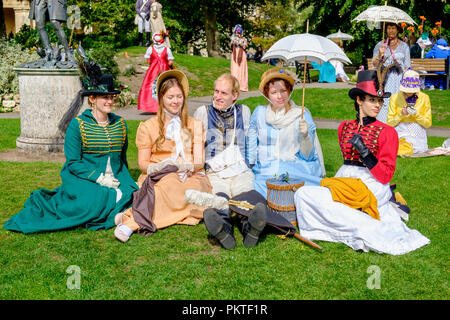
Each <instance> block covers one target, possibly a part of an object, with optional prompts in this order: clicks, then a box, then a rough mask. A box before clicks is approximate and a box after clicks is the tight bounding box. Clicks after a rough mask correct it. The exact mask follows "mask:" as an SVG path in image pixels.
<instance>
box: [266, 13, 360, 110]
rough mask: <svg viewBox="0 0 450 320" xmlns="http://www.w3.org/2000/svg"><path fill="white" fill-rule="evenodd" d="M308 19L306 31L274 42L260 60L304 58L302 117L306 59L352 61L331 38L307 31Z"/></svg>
mask: <svg viewBox="0 0 450 320" xmlns="http://www.w3.org/2000/svg"><path fill="white" fill-rule="evenodd" d="M308 29H309V21H307V24H306V33H302V34H293V35H290V36H287V37H284V38H282V39H280V40H278V41H277V42H275V43H274V44H273V45H272V46H271V47H270V49H269V50H267V52H266V53H265V54H264V56H263V57H262V58H261V60H268V59H273V58H277V59H281V60H284V61H286V62H292V61H297V60H300V59H304V60H305V63H304V72H303V98H302V118H303V109H304V103H305V84H306V64H307V63H308V61H312V62H316V63H319V64H322V63H323V62H326V61H328V60H331V59H333V60H339V61H342V62H343V63H346V64H349V63H352V62H351V61H350V59H349V58H348V57H347V55H346V54H345V53H344V51H343V50H342V49H341V48H339V46H338V45H337V44H336V43H334V42H333V41H332V40H330V39H327V38H325V37H322V36H319V35H315V34H310V33H308Z"/></svg>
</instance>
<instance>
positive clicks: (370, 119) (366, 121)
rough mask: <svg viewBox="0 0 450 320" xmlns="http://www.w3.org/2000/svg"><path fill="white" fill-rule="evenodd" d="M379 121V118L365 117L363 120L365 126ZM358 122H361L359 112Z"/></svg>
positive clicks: (357, 114)
mask: <svg viewBox="0 0 450 320" xmlns="http://www.w3.org/2000/svg"><path fill="white" fill-rule="evenodd" d="M376 120H377V118H373V117H364V118H363V126H367V125H369V124H371V123H374V122H375V121H376ZM356 121H357V122H359V112H358V113H356Z"/></svg>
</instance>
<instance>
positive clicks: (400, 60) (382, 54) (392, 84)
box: [372, 23, 411, 123]
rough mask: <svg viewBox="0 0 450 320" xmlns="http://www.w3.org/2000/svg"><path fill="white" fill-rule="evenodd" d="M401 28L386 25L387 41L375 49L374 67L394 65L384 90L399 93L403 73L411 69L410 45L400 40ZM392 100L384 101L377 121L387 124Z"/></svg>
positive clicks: (393, 24)
mask: <svg viewBox="0 0 450 320" xmlns="http://www.w3.org/2000/svg"><path fill="white" fill-rule="evenodd" d="M400 31H401V27H400V26H399V25H397V24H395V23H386V34H387V38H386V41H385V42H384V43H383V41H380V42H378V43H377V45H376V46H375V48H374V49H373V59H372V62H373V66H374V67H375V68H377V67H378V64H379V63H380V62H381V63H383V68H384V67H388V66H390V65H392V64H394V67H392V68H390V69H389V70H388V71H387V74H386V78H385V79H386V81H385V83H384V90H385V91H388V92H391V93H392V94H394V93H397V92H398V91H399V89H400V80H401V79H402V75H403V72H404V71H406V70H407V69H408V68H410V67H411V59H410V51H409V47H408V45H407V44H406V43H405V42H403V41H402V40H400V38H398V33H399V32H400ZM389 100H390V98H386V99H384V103H383V107H382V108H381V110H380V113H378V116H377V120H379V121H381V122H383V123H386V122H387V115H388V110H389Z"/></svg>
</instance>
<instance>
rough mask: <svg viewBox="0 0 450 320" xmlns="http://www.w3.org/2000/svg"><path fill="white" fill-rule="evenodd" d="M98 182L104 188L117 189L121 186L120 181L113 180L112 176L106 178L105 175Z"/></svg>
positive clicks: (101, 175)
mask: <svg viewBox="0 0 450 320" xmlns="http://www.w3.org/2000/svg"><path fill="white" fill-rule="evenodd" d="M96 182H97V183H98V184H99V185H101V186H104V187H108V188H112V189H117V188H119V186H120V182H119V180H117V179H116V178H113V177H112V176H105V175H104V174H103V173H101V174H100V176H99V177H98V178H97V180H96Z"/></svg>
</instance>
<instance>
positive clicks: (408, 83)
mask: <svg viewBox="0 0 450 320" xmlns="http://www.w3.org/2000/svg"><path fill="white" fill-rule="evenodd" d="M400 91H403V92H407V93H415V92H419V91H420V76H419V73H418V72H416V71H414V70H406V71H405V73H403V76H402V80H401V81H400Z"/></svg>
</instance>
